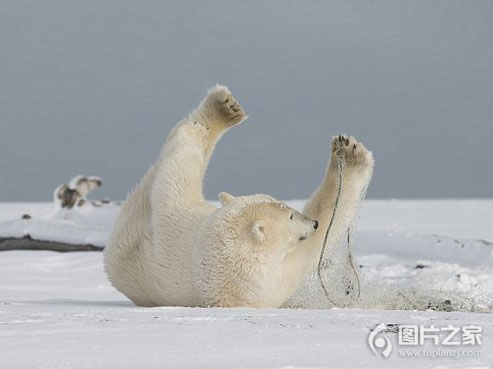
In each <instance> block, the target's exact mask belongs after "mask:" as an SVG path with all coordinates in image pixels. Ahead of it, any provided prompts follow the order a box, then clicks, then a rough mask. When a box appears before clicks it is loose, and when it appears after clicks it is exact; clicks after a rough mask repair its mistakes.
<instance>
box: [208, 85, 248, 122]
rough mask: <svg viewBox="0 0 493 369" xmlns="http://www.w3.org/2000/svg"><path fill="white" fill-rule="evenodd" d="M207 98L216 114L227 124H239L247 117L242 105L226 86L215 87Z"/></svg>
mask: <svg viewBox="0 0 493 369" xmlns="http://www.w3.org/2000/svg"><path fill="white" fill-rule="evenodd" d="M207 100H208V102H209V104H208V105H209V106H210V108H211V109H212V110H213V111H214V113H215V115H216V116H217V117H218V118H219V119H220V120H221V121H223V122H224V123H226V124H227V125H230V126H232V125H235V124H238V123H240V122H241V121H242V120H244V119H245V118H246V117H247V116H246V114H245V111H244V110H243V108H242V107H241V105H240V104H239V103H238V101H236V99H235V98H234V96H233V94H232V93H231V92H230V91H229V89H228V88H227V87H225V86H221V85H217V86H215V87H213V88H212V89H211V90H210V91H209V94H208V95H207Z"/></svg>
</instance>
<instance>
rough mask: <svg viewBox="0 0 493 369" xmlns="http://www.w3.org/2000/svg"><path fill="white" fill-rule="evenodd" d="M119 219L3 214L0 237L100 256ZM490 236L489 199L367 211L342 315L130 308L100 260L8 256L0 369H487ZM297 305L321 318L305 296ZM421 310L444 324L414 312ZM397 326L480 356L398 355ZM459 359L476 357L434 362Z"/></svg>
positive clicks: (490, 357)
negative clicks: (351, 291) (471, 329)
mask: <svg viewBox="0 0 493 369" xmlns="http://www.w3.org/2000/svg"><path fill="white" fill-rule="evenodd" d="M288 204H290V205H291V206H293V207H295V208H298V209H299V208H301V207H302V204H303V202H302V201H290V202H288ZM117 212H118V207H117V206H114V205H106V206H104V207H98V208H94V207H90V206H89V207H83V208H81V209H77V210H76V211H69V210H53V209H52V205H51V204H45V203H42V204H0V238H6V237H22V236H25V235H27V234H29V235H30V236H31V237H32V238H38V239H46V240H56V241H61V242H73V243H92V244H94V245H101V246H102V245H104V242H105V240H106V239H107V237H108V232H109V229H110V227H111V223H112V221H113V219H114V217H115V216H116V214H117ZM25 213H28V214H30V215H31V216H32V219H29V220H23V219H20V218H21V216H22V215H23V214H25ZM492 225H493V201H492V200H467V201H466V200H447V201H401V200H399V201H377V200H369V201H366V202H365V205H364V207H363V209H362V214H361V217H360V220H359V222H358V227H357V230H356V232H355V234H354V243H355V245H354V251H355V255H356V257H357V259H358V262H359V264H361V265H362V269H361V273H362V277H363V283H362V296H361V299H360V300H359V301H356V302H353V303H352V307H351V308H346V309H318V310H314V309H193V308H140V307H136V306H134V305H132V304H131V303H130V302H128V301H127V300H126V299H125V297H123V296H122V295H120V294H119V293H118V292H116V291H115V290H114V289H113V288H112V287H111V286H110V285H109V283H108V282H107V280H106V278H105V275H104V272H103V269H102V254H101V253H99V252H78V253H66V254H65V253H55V252H49V251H5V252H2V253H0V368H4V367H5V368H10V367H11V368H60V367H67V368H96V367H98V368H113V367H114V368H135V367H142V368H147V367H156V368H157V367H159V368H163V367H176V368H288V367H296V368H327V367H444V366H449V367H490V366H491V365H493V313H491V311H492V306H493V244H492V242H493V226H492ZM315 285H316V284H315V283H314V284H313V286H311V287H313V288H315V287H314V286H315ZM313 291H315V289H314V290H313ZM312 295H313V296H312ZM304 297H305V298H306V301H305V302H304V303H303V304H302V305H303V306H306V307H310V306H319V307H320V306H323V303H322V302H321V300H320V298H319V297H317V294H316V293H313V294H312V292H311V290H310V288H308V289H307V290H306V291H305V294H304ZM333 297H334V298H336V297H337V296H333ZM427 307H431V308H433V309H439V310H441V311H417V310H424V309H426V308H427ZM394 309H404V310H394ZM413 309H415V310H413ZM447 310H459V311H454V312H448V311H447ZM476 311H481V313H478V312H476ZM485 311H486V312H485ZM488 311H489V312H488ZM379 323H384V324H385V325H386V327H385V328H384V331H383V332H379V333H378V335H376V336H374V337H373V340H372V343H373V347H374V348H375V351H376V352H377V354H375V353H374V352H373V351H372V350H371V348H370V345H369V343H368V337H369V335H370V333H371V332H372V330H373V332H374V333H375V334H376V333H377V332H378V331H379V329H378V328H377V329H375V327H377V326H378V325H379ZM403 325H423V326H425V328H430V326H431V325H433V326H434V327H438V328H446V327H447V326H450V325H452V326H453V327H458V328H461V327H463V326H467V325H476V326H480V327H482V333H481V340H482V344H481V345H473V346H466V345H458V346H447V345H441V346H440V345H438V346H432V345H431V343H432V342H431V339H427V340H426V341H425V342H426V345H425V346H420V345H418V346H400V345H398V340H397V337H398V330H399V328H398V327H399V326H403ZM442 333H443V332H442ZM379 337H380V338H381V337H387V338H388V341H386V342H387V344H386V345H385V346H384V347H383V348H379V347H378V345H377V344H378V343H381V342H384V341H383V340H381V341H379V340H378V338H379ZM458 337H459V336H457V337H456V340H457V339H458ZM389 344H390V345H392V351H391V353H390V356H389V357H388V358H383V357H382V352H383V351H384V349H385V348H387V347H388V346H389ZM405 349H406V350H408V351H410V350H409V349H411V350H412V352H414V354H412V355H421V356H418V357H403V356H402V355H405V352H404V350H405ZM423 350H432V351H423ZM462 354H464V355H473V356H468V357H458V358H456V357H450V356H449V357H443V355H456V356H457V355H462ZM424 355H427V356H424ZM430 355H438V356H441V357H435V358H431V357H429V356H430Z"/></svg>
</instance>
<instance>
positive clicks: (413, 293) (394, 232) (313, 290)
mask: <svg viewBox="0 0 493 369" xmlns="http://www.w3.org/2000/svg"><path fill="white" fill-rule="evenodd" d="M286 203H287V204H288V205H290V206H292V207H294V208H296V209H298V210H301V209H302V207H303V204H304V201H296V200H295V201H287V202H286ZM119 209H120V207H119V204H118V203H112V202H109V203H108V202H105V203H102V202H94V203H93V202H90V201H87V202H85V203H84V204H83V205H81V206H75V207H73V208H71V209H66V208H60V207H55V206H54V205H53V204H49V203H46V204H39V203H38V204H22V203H19V204H0V239H1V238H21V237H26V236H29V237H31V238H34V239H40V240H48V241H58V242H65V243H76V244H84V243H86V244H92V245H95V246H100V247H101V248H102V247H104V245H105V243H106V241H107V239H108V237H109V234H110V230H111V226H112V224H113V222H114V220H115V218H116V216H117V214H118V212H119ZM25 214H29V217H24V218H28V219H23V215H25ZM491 224H493V201H492V200H440V201H438V200H436V201H410V200H367V201H365V203H364V205H363V208H362V210H361V216H360V219H359V220H358V223H357V228H356V230H355V231H354V232H353V242H352V243H354V256H355V259H356V260H355V261H356V264H357V266H358V267H359V268H358V273H359V275H360V278H361V288H360V289H358V292H360V297H359V298H355V296H356V292H357V291H356V287H355V286H356V284H355V279H354V278H355V276H354V272H353V270H351V268H349V267H348V265H349V264H348V263H347V259H346V256H347V252H346V251H347V245H346V242H345V240H341V242H340V243H339V244H338V245H337V246H335V247H332V248H331V249H328V251H327V253H326V255H327V257H328V259H330V260H328V262H327V263H325V268H324V269H323V273H322V277H323V279H324V282H325V284H326V286H327V287H329V297H327V296H325V294H324V293H323V291H322V289H321V287H320V281H319V279H318V276H317V274H316V273H314V274H313V275H311V276H310V277H309V278H308V279H307V280H306V281H305V283H304V285H303V287H302V288H301V289H300V291H299V293H297V294H296V295H295V296H293V298H292V299H291V300H290V301H289V302H288V303H287V304H286V306H287V307H301V308H330V307H353V308H363V309H401V310H426V309H433V310H443V311H457V310H458V311H480V312H484V311H492V309H493V308H492V306H493V227H491Z"/></svg>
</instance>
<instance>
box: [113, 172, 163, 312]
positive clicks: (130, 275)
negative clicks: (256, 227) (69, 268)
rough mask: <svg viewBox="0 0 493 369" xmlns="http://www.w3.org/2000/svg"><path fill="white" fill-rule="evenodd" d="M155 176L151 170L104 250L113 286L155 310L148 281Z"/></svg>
mask: <svg viewBox="0 0 493 369" xmlns="http://www.w3.org/2000/svg"><path fill="white" fill-rule="evenodd" d="M154 176H155V169H154V168H151V169H150V170H149V172H148V173H147V174H146V176H145V177H144V178H143V180H142V181H141V182H140V183H139V184H138V185H137V187H136V188H135V189H134V191H133V192H132V193H131V194H130V195H129V196H128V198H127V200H126V201H125V202H124V203H123V205H122V208H121V210H120V214H119V216H118V218H117V219H116V221H115V224H114V225H113V231H112V234H111V237H110V239H109V240H108V244H107V245H106V247H105V249H104V267H105V270H106V273H107V275H108V278H109V280H110V282H111V284H112V285H113V286H114V287H115V288H116V289H117V290H119V291H120V292H122V293H123V294H124V295H126V296H127V297H128V298H130V299H131V300H132V301H134V302H135V303H136V304H138V305H146V306H153V305H155V303H153V302H152V301H151V300H150V299H149V296H150V294H149V293H148V292H149V290H150V289H151V288H152V286H150V285H149V284H148V283H147V282H146V281H149V278H148V276H147V278H146V275H145V274H146V268H145V253H146V252H147V251H146V248H147V247H146V246H148V245H149V244H150V241H151V240H150V215H151V213H150V212H151V207H150V202H149V192H150V188H151V185H152V181H153V179H154Z"/></svg>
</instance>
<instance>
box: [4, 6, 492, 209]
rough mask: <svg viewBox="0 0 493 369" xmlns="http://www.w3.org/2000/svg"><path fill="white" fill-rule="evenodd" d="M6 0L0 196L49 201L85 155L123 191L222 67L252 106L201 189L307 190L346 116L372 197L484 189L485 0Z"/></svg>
mask: <svg viewBox="0 0 493 369" xmlns="http://www.w3.org/2000/svg"><path fill="white" fill-rule="evenodd" d="M1 6H2V11H1V12H0V46H1V50H2V51H1V52H0V173H1V175H0V201H49V200H50V199H51V196H52V192H53V190H54V188H55V187H56V186H57V185H58V184H60V183H63V182H66V181H68V180H69V179H70V178H72V177H73V176H74V175H77V174H81V173H82V174H87V175H99V176H100V177H102V179H103V187H102V188H101V189H99V190H97V192H96V193H95V194H94V197H96V198H103V197H108V198H111V199H115V200H120V199H123V198H125V196H126V194H127V193H128V192H129V191H130V190H131V189H132V188H133V187H134V186H135V184H136V183H137V182H138V181H139V179H140V178H141V177H142V176H143V175H144V173H145V172H146V170H147V168H148V167H149V166H150V165H151V164H152V163H153V162H154V161H155V159H156V157H157V155H158V153H159V150H160V147H161V145H162V143H163V141H164V139H165V137H166V134H167V132H168V131H169V130H170V129H171V128H172V126H173V125H174V124H175V123H176V122H177V121H178V120H180V119H181V118H182V117H184V116H185V115H186V114H187V113H188V112H189V111H190V110H191V109H193V108H194V107H195V106H196V105H197V104H198V102H199V101H200V99H201V98H202V97H203V96H204V95H205V93H206V91H207V88H208V87H210V86H212V85H214V84H216V83H222V84H225V85H227V86H228V87H229V88H230V89H231V91H232V92H233V93H234V95H235V96H236V98H237V99H238V100H239V102H240V103H241V104H242V106H243V107H244V109H245V110H246V112H247V113H248V115H249V116H250V118H249V119H248V120H247V121H245V122H244V123H242V124H241V125H240V126H238V127H235V128H234V129H232V130H230V131H229V132H228V133H227V134H226V135H225V136H224V137H223V139H222V141H221V142H220V143H219V144H218V146H217V149H216V152H215V154H214V156H213V158H212V161H211V163H210V166H209V171H208V173H207V176H206V179H205V189H204V192H205V195H206V197H207V198H210V199H216V198H217V194H218V193H219V192H221V191H228V192H231V193H232V194H234V195H246V194H254V193H266V194H269V195H271V196H273V197H276V198H279V199H296V198H297V199H304V198H307V197H309V196H310V194H311V193H312V191H313V190H314V189H315V188H316V187H317V185H318V184H319V182H320V181H321V179H322V177H323V175H324V172H325V167H326V165H327V161H328V158H329V142H330V140H331V136H332V135H337V134H340V133H347V134H351V135H353V136H355V137H356V138H357V139H358V140H360V141H362V142H363V143H364V144H365V146H366V147H368V148H369V149H370V150H372V151H373V154H374V157H375V161H376V166H375V172H374V177H373V181H372V183H371V185H370V189H369V191H368V197H371V198H487V197H490V198H491V197H493V196H492V195H493V170H492V169H493V165H492V159H493V144H492V138H493V2H491V1H474V2H470V1H454V0H449V1H441V0H438V1H433V2H430V1H425V0H423V1H403V0H400V1H385V0H384V1H378V2H376V1H313V0H312V1H290V0H276V1H239V0H238V1H215V0H213V1H207V2H206V1H147V0H142V1H123V0H119V1H112V0H107V1H93V0H85V1H70V2H68V1H52V0H49V1H42V2H41V1H39V2H31V1H22V0H16V1H13V0H12V1H8V0H7V1H2V2H1Z"/></svg>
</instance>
